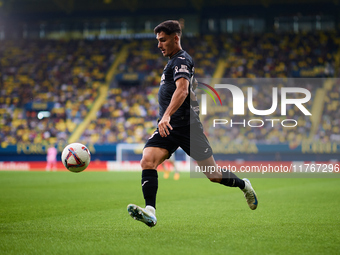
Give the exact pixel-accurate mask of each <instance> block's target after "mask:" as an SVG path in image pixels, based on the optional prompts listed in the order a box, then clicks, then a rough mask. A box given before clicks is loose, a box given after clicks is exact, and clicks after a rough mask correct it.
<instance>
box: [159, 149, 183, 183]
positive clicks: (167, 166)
mask: <svg viewBox="0 0 340 255" xmlns="http://www.w3.org/2000/svg"><path fill="white" fill-rule="evenodd" d="M162 167H163V169H164V175H163V177H164V179H168V178H169V176H170V172H171V170H174V171H175V173H174V180H175V181H177V180H178V179H179V177H180V175H179V171H178V168H177V167H176V159H175V153H173V154H172V155H171V157H170V158H169V159H167V160H165V161H163V163H162Z"/></svg>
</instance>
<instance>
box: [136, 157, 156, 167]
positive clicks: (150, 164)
mask: <svg viewBox="0 0 340 255" xmlns="http://www.w3.org/2000/svg"><path fill="white" fill-rule="evenodd" d="M140 166H141V167H142V169H156V168H157V166H156V164H155V162H153V161H152V160H151V159H150V158H149V157H143V158H142V159H141V161H140Z"/></svg>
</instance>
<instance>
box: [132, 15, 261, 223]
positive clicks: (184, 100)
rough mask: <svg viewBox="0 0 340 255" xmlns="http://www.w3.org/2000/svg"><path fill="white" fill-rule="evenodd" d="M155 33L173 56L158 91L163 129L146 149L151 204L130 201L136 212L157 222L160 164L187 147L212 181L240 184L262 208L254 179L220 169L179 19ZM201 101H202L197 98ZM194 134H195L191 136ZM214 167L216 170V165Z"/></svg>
mask: <svg viewBox="0 0 340 255" xmlns="http://www.w3.org/2000/svg"><path fill="white" fill-rule="evenodd" d="M154 32H155V34H156V38H157V40H158V48H159V49H160V50H161V51H162V54H163V56H165V57H169V61H168V63H167V65H166V66H165V67H164V70H163V74H162V77H161V83H160V88H159V92H158V103H159V115H160V120H159V122H158V128H157V129H156V131H155V132H154V133H153V134H152V135H151V137H150V138H149V140H148V141H147V143H146V144H145V147H144V150H143V157H142V160H141V167H142V170H143V171H142V182H141V183H142V191H143V196H144V200H145V205H146V206H145V208H142V207H139V206H137V205H134V204H129V205H128V207H127V209H128V212H129V214H130V216H131V217H133V218H134V219H135V220H139V221H141V222H143V223H145V224H146V225H147V226H149V227H153V226H155V225H156V224H157V218H156V195H157V190H158V173H157V170H156V169H157V167H158V166H159V165H160V164H162V162H163V161H164V160H166V159H168V158H169V157H170V156H171V155H172V154H173V153H174V152H175V151H176V150H177V149H178V147H181V148H182V149H183V150H184V151H185V153H186V154H188V155H189V156H190V157H192V158H193V159H194V160H196V161H197V164H198V166H199V167H200V169H210V170H208V171H203V172H204V174H205V175H206V176H207V177H208V178H209V180H210V181H212V182H216V183H220V184H222V185H225V186H229V187H238V188H240V189H241V190H242V191H243V193H244V196H245V198H246V200H247V203H248V206H249V207H250V209H252V210H255V209H256V208H257V204H258V201H257V196H256V194H255V191H254V189H253V188H252V186H251V184H250V182H249V180H247V179H243V180H241V179H240V178H238V177H237V176H236V175H235V174H234V173H232V172H230V171H216V170H217V169H218V168H217V164H216V162H215V159H214V157H213V152H212V148H211V146H210V144H209V141H208V139H207V138H206V136H205V135H204V133H203V126H202V124H201V121H200V119H199V116H198V114H197V112H196V111H195V110H194V106H193V105H192V104H191V101H192V100H190V99H191V98H192V97H191V96H192V91H193V84H192V83H193V82H192V81H193V75H194V62H193V60H192V58H191V56H190V55H189V54H188V53H187V52H185V51H184V50H183V49H182V46H181V42H180V38H181V35H182V30H181V27H180V24H179V22H178V21H173V20H169V21H164V22H162V23H161V24H159V25H158V26H157V27H156V28H155V29H154ZM196 101H197V100H196ZM190 138H192V139H190ZM212 168H213V169H214V171H211V169H212Z"/></svg>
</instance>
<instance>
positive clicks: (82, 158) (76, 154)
mask: <svg viewBox="0 0 340 255" xmlns="http://www.w3.org/2000/svg"><path fill="white" fill-rule="evenodd" d="M90 160H91V154H90V151H89V149H88V148H87V147H86V146H85V145H83V144H81V143H71V144H69V145H67V146H66V147H65V149H64V150H63V153H62V154H61V161H62V162H63V164H64V166H65V167H66V168H67V169H68V170H70V171H71V172H74V173H79V172H81V171H83V170H85V169H86V167H87V166H88V165H89V164H90Z"/></svg>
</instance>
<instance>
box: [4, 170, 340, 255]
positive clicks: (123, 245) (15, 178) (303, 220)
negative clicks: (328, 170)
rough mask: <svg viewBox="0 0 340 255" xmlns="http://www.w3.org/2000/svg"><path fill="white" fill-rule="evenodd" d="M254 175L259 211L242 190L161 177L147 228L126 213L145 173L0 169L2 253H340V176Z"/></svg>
mask: <svg viewBox="0 0 340 255" xmlns="http://www.w3.org/2000/svg"><path fill="white" fill-rule="evenodd" d="M170 177H171V176H170ZM251 181H252V184H253V186H254V188H255V189H256V192H257V194H258V196H259V207H258V209H257V210H255V211H251V210H250V209H249V208H248V206H247V204H246V201H245V199H244V198H243V193H242V192H241V191H240V190H239V189H237V188H227V187H224V186H222V185H218V184H214V183H210V182H209V181H208V180H207V179H192V178H189V174H181V178H180V180H179V181H174V180H173V179H167V180H164V179H163V178H162V174H160V178H159V190H158V201H157V219H158V224H157V226H156V227H154V228H151V229H150V228H148V227H147V226H146V225H144V224H143V223H140V222H137V221H134V220H133V219H132V218H131V217H130V216H129V215H128V213H127V210H126V206H127V205H128V204H129V203H136V204H139V205H143V204H144V202H143V197H142V192H141V187H140V173H136V172H134V173H127V172H114V173H110V172H83V173H79V174H74V173H70V172H0V254H338V253H339V250H340V237H339V236H340V217H339V211H340V200H339V197H340V186H339V184H340V179H311V178H309V179H274V178H271V179H260V178H259V179H252V180H251Z"/></svg>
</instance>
